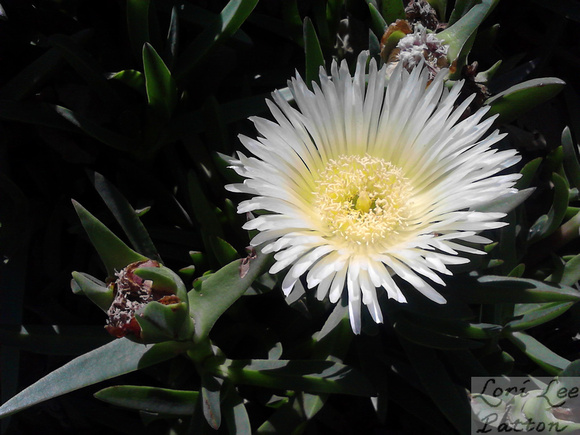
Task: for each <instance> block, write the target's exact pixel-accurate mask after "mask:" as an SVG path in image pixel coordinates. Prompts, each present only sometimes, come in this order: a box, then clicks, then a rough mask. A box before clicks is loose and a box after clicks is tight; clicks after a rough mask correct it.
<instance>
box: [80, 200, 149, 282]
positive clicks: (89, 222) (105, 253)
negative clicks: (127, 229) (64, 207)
mask: <svg viewBox="0 0 580 435" xmlns="http://www.w3.org/2000/svg"><path fill="white" fill-rule="evenodd" d="M73 205H74V207H75V210H76V212H77V214H78V216H79V218H80V220H81V223H82V225H83V227H84V229H85V231H86V232H87V234H88V235H89V239H91V243H92V244H93V246H94V247H95V249H96V250H97V253H98V254H99V257H101V260H102V261H103V263H104V264H105V268H106V269H107V273H108V274H109V276H114V274H115V271H116V270H121V269H123V268H124V267H125V266H127V265H129V264H131V263H134V262H136V261H144V260H147V257H145V256H143V255H141V254H138V253H137V252H135V251H133V250H132V249H131V248H129V247H128V246H127V245H126V244H125V243H124V242H123V241H122V240H121V239H119V238H118V237H117V236H116V235H115V234H113V233H112V232H111V230H109V229H108V228H107V227H106V226H105V225H104V224H103V223H102V222H101V221H100V220H98V219H97V218H96V217H94V216H93V215H92V214H90V213H89V212H88V211H87V209H85V208H84V207H83V206H82V205H80V204H79V203H78V202H76V201H75V200H73Z"/></svg>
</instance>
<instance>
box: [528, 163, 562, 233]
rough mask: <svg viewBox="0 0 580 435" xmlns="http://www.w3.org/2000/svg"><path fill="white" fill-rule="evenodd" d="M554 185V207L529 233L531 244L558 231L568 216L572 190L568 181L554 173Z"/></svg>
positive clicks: (541, 217)
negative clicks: (567, 211) (569, 198)
mask: <svg viewBox="0 0 580 435" xmlns="http://www.w3.org/2000/svg"><path fill="white" fill-rule="evenodd" d="M552 183H553V184H554V199H553V201H552V207H550V210H549V211H548V214H547V215H543V216H540V217H539V218H538V220H537V221H536V222H535V223H534V225H532V227H531V228H530V232H529V233H528V241H530V242H536V241H538V240H541V239H543V238H545V237H547V236H549V235H550V234H552V233H553V232H554V231H556V229H558V227H559V226H560V224H561V223H562V221H563V220H564V216H565V215H566V210H567V209H568V196H569V190H570V186H569V185H568V181H567V180H566V179H565V178H564V177H561V176H560V175H558V174H557V173H555V172H554V173H552Z"/></svg>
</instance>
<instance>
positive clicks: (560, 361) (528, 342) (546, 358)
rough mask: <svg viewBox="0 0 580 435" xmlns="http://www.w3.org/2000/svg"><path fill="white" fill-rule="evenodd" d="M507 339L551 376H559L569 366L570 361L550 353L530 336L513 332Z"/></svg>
mask: <svg viewBox="0 0 580 435" xmlns="http://www.w3.org/2000/svg"><path fill="white" fill-rule="evenodd" d="M508 338H509V339H510V341H511V342H512V343H513V344H515V345H516V346H517V347H518V348H519V349H520V350H521V351H522V352H524V353H525V354H526V355H527V356H528V357H529V358H530V359H531V360H532V361H534V362H535V363H536V364H538V365H539V366H540V367H541V368H543V369H544V370H545V371H546V372H548V373H550V374H551V375H558V374H560V372H561V371H562V370H564V369H565V368H566V367H567V366H568V365H569V364H570V361H568V360H567V359H566V358H562V357H561V356H560V355H558V354H556V353H554V352H552V351H551V350H550V349H548V348H547V347H546V346H544V345H543V344H542V343H540V342H539V341H538V340H536V339H535V338H534V337H532V336H531V335H528V334H525V333H523V332H513V333H511V334H510V335H509V336H508Z"/></svg>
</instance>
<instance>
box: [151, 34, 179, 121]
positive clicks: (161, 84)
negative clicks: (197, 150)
mask: <svg viewBox="0 0 580 435" xmlns="http://www.w3.org/2000/svg"><path fill="white" fill-rule="evenodd" d="M143 69H144V74H145V88H146V90H147V101H148V103H149V107H151V110H152V112H153V114H154V116H156V117H159V118H160V119H162V120H168V119H169V118H171V115H172V114H173V110H174V109H175V106H176V105H177V85H176V84H175V81H174V80H173V77H172V76H171V72H170V71H169V69H168V68H167V65H165V62H163V59H161V57H160V56H159V55H158V54H157V52H156V51H155V49H154V48H153V47H152V46H151V45H150V44H148V43H145V45H143Z"/></svg>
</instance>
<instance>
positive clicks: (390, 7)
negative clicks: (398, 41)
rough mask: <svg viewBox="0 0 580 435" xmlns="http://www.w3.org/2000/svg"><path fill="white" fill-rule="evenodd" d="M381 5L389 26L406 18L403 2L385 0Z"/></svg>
mask: <svg viewBox="0 0 580 435" xmlns="http://www.w3.org/2000/svg"><path fill="white" fill-rule="evenodd" d="M381 5H382V6H381V14H382V16H383V18H384V19H385V21H386V23H387V24H391V23H394V22H395V21H397V19H398V18H399V19H401V20H404V19H405V18H406V15H405V5H404V4H403V1H402V0H383V1H382V2H381Z"/></svg>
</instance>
